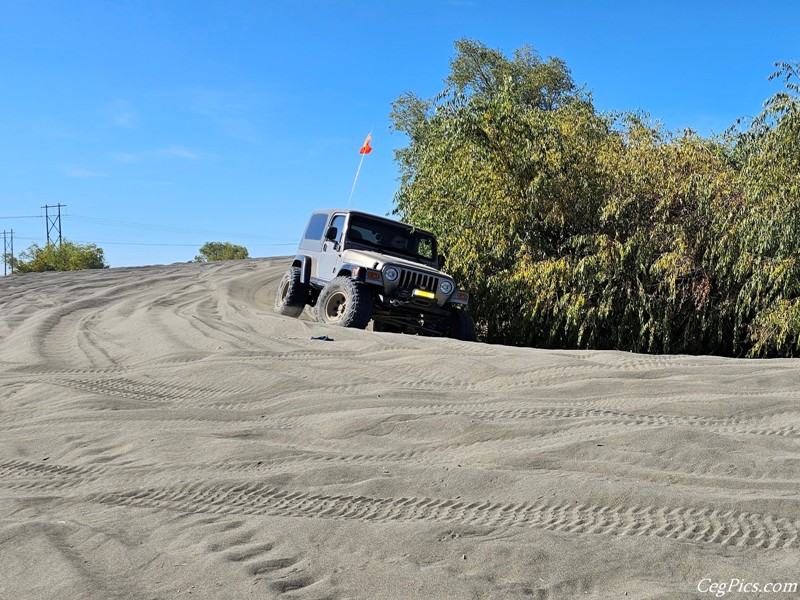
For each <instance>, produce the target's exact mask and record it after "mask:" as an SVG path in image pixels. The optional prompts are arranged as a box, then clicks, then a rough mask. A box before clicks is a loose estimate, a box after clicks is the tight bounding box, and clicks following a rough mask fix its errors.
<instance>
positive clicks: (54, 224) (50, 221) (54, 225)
mask: <svg viewBox="0 0 800 600" xmlns="http://www.w3.org/2000/svg"><path fill="white" fill-rule="evenodd" d="M61 207H64V208H66V207H67V205H66V204H60V203H59V204H56V205H55V206H48V205H47V204H45V205H44V206H43V207H42V208H43V209H44V219H45V221H47V243H48V244H50V243H52V240H51V238H50V233H52V231H53V229H58V245H59V246H60V245H61ZM51 208H57V209H58V214H57V215H56V216H53V217H51V216H50V213H49V212H48V209H51Z"/></svg>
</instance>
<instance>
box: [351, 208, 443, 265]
mask: <svg viewBox="0 0 800 600" xmlns="http://www.w3.org/2000/svg"><path fill="white" fill-rule="evenodd" d="M347 240H348V241H350V242H354V243H356V244H364V245H365V246H371V247H373V248H375V249H377V250H378V251H379V252H382V253H385V254H393V255H397V256H408V257H411V258H414V259H419V260H424V261H426V262H433V263H435V262H436V239H435V238H434V237H433V236H432V235H430V234H428V233H424V232H422V231H420V230H412V229H408V228H406V227H403V226H402V225H400V224H398V225H393V224H392V223H390V222H387V221H379V220H377V219H369V218H367V217H363V216H360V215H353V216H351V217H350V227H349V228H348V230H347Z"/></svg>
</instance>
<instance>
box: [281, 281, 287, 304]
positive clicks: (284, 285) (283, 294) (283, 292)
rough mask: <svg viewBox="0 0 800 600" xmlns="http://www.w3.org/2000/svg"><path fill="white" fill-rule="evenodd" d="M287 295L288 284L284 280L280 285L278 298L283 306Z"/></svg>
mask: <svg viewBox="0 0 800 600" xmlns="http://www.w3.org/2000/svg"><path fill="white" fill-rule="evenodd" d="M288 294H289V282H288V281H286V280H284V281H283V282H282V283H281V292H280V298H281V302H282V303H283V304H286V296H287V295H288Z"/></svg>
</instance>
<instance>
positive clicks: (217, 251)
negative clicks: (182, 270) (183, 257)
mask: <svg viewBox="0 0 800 600" xmlns="http://www.w3.org/2000/svg"><path fill="white" fill-rule="evenodd" d="M199 252H200V254H198V255H197V256H195V257H194V260H195V262H215V261H220V260H239V259H243V258H250V254H249V253H248V252H247V248H245V247H244V246H238V245H236V244H232V243H230V242H206V243H205V244H203V245H202V246H201V247H200V250H199Z"/></svg>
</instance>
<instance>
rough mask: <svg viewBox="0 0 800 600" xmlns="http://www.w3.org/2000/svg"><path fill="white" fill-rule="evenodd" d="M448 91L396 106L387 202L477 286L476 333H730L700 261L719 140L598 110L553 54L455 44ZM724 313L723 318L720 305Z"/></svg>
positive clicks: (720, 201)
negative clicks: (395, 186)
mask: <svg viewBox="0 0 800 600" xmlns="http://www.w3.org/2000/svg"><path fill="white" fill-rule="evenodd" d="M456 51H457V52H456V58H455V59H454V60H453V61H452V63H451V68H452V74H451V76H450V78H448V83H449V84H450V87H448V88H447V89H446V90H444V91H443V92H442V93H441V94H439V96H437V97H436V98H434V99H432V100H423V99H421V98H418V97H416V96H413V95H411V94H407V95H405V96H403V97H401V98H400V99H398V100H397V101H396V102H395V104H394V107H393V109H394V110H393V113H392V117H393V122H394V128H395V129H396V130H398V131H401V132H403V133H405V134H406V136H407V137H408V139H409V144H408V146H407V147H405V148H402V149H401V150H399V151H397V153H396V160H397V161H398V163H399V166H400V172H401V185H400V188H399V190H398V192H397V194H396V196H395V201H396V205H397V206H396V212H397V213H398V214H400V215H401V217H402V218H403V219H405V220H408V221H410V222H412V223H415V224H418V225H419V226H421V227H425V228H428V229H431V230H432V231H434V232H435V233H437V234H438V235H439V237H440V238H441V240H442V244H443V246H444V247H446V248H447V249H448V252H449V260H448V264H447V267H448V269H449V270H450V271H451V272H453V274H454V275H456V276H457V277H458V278H459V279H461V280H462V282H464V283H466V284H467V285H468V287H470V288H471V289H472V290H473V291H474V292H475V302H474V305H473V308H472V310H473V312H474V314H475V316H476V318H477V320H478V322H479V325H480V330H481V331H482V335H483V338H484V339H486V340H488V341H499V342H503V343H513V344H526V345H541V346H551V347H592V348H625V349H630V350H645V351H660V352H664V351H705V350H706V349H707V348H709V347H713V348H715V349H717V350H718V349H719V348H720V347H721V345H724V344H726V343H729V342H730V341H731V340H732V339H733V337H734V336H733V334H732V333H731V331H730V327H729V326H728V325H727V322H726V321H725V316H727V314H728V313H726V312H725V311H726V310H727V311H728V312H730V311H731V308H730V306H729V302H728V300H729V299H728V298H727V297H724V298H723V296H725V294H729V293H730V292H729V290H728V289H727V288H726V287H725V286H724V285H723V284H721V283H720V282H719V281H718V278H717V275H716V272H715V270H714V268H713V265H712V264H711V260H710V250H709V248H710V247H711V246H712V245H713V234H714V232H715V229H714V227H715V226H718V225H719V224H718V223H717V221H715V219H714V218H713V217H714V215H715V214H716V212H717V211H719V212H725V211H726V210H727V209H726V203H727V202H728V199H729V198H730V197H731V195H732V194H733V191H732V190H733V189H734V188H735V181H734V178H733V173H734V171H733V169H732V167H731V160H730V157H729V148H728V147H727V146H725V145H724V144H722V143H720V142H717V141H708V140H702V139H700V138H698V137H697V136H695V135H694V134H692V133H690V132H687V133H686V134H685V135H683V136H679V137H677V138H676V137H674V136H671V135H667V134H664V133H663V132H662V131H661V130H660V128H659V127H657V126H654V125H652V124H650V123H649V122H648V120H647V118H646V117H645V116H642V115H635V114H631V115H620V116H614V115H601V114H598V113H597V112H596V111H595V109H594V107H593V105H592V103H591V98H590V97H589V96H588V95H587V94H585V93H584V92H583V90H580V89H577V88H576V87H575V85H574V84H573V83H572V80H571V78H570V75H569V71H568V69H567V68H566V66H565V65H564V63H563V62H562V61H560V60H558V59H552V58H551V59H549V60H547V61H542V60H541V59H539V58H538V55H537V54H536V53H535V51H533V50H531V49H530V48H525V49H523V50H522V51H518V52H517V53H516V54H515V56H514V58H513V59H506V58H504V57H503V56H502V55H501V54H500V53H499V52H497V51H493V50H489V49H487V48H486V47H484V46H483V45H481V44H479V43H477V42H468V41H463V40H462V41H461V42H458V43H456ZM720 315H722V316H720Z"/></svg>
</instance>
